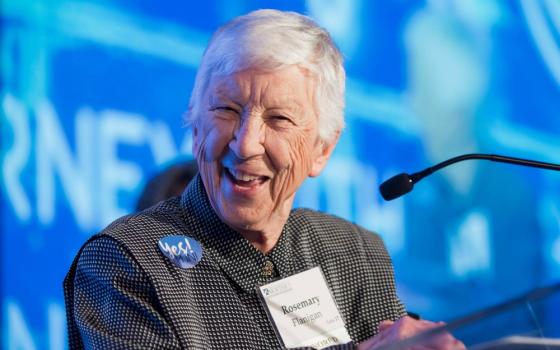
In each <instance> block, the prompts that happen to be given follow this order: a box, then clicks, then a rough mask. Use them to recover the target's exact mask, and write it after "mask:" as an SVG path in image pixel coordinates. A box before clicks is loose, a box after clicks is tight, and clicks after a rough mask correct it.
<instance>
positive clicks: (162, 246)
mask: <svg viewBox="0 0 560 350" xmlns="http://www.w3.org/2000/svg"><path fill="white" fill-rule="evenodd" d="M158 246H159V250H161V252H162V253H163V255H165V256H166V257H167V258H169V260H171V262H173V263H174V264H175V265H177V266H178V267H180V268H182V269H190V268H191V267H194V266H195V265H196V264H198V262H199V261H200V259H202V246H201V245H200V243H199V242H198V241H197V240H195V239H193V238H191V237H187V236H180V235H176V236H165V237H163V238H161V239H160V240H159V242H158Z"/></svg>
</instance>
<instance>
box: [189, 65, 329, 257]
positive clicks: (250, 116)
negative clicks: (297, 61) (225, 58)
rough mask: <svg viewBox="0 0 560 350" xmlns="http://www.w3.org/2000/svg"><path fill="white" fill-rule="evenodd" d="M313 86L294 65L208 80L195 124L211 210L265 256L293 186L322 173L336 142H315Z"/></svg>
mask: <svg viewBox="0 0 560 350" xmlns="http://www.w3.org/2000/svg"><path fill="white" fill-rule="evenodd" d="M315 88H316V80H315V78H314V76H313V75H312V74H310V73H309V72H308V71H306V70H304V69H302V68H300V67H298V66H289V67H285V68H281V69H279V70H276V71H273V72H266V71H259V70H256V69H247V70H244V71H241V72H238V73H235V74H233V75H231V76H222V77H213V78H212V80H211V81H210V84H209V88H208V89H207V91H206V93H205V96H204V98H203V105H202V106H201V108H199V109H200V110H201V111H202V112H201V115H199V117H198V119H197V121H195V123H194V125H193V152H194V154H195V155H196V157H197V161H198V166H199V169H200V174H201V176H202V180H203V182H204V186H205V188H206V192H207V193H208V196H209V199H210V203H211V204H212V207H213V208H214V211H215V212H216V213H217V214H218V216H219V217H220V218H221V219H222V220H223V221H224V222H225V223H226V224H227V225H229V226H230V227H232V228H233V229H235V230H236V231H238V232H240V233H241V234H242V235H243V236H244V237H245V238H246V239H247V240H249V242H251V243H252V244H253V245H254V246H255V247H256V248H257V249H260V250H261V251H263V252H267V251H269V250H270V249H272V247H273V246H274V245H275V244H276V242H277V240H278V238H279V237H280V233H281V231H282V227H283V226H284V224H285V222H286V220H287V218H288V215H289V213H290V210H291V208H292V203H293V199H294V195H295V192H296V190H297V189H298V187H299V186H300V185H301V183H302V182H303V180H305V179H306V178H307V177H308V176H317V175H319V173H320V172H321V170H322V169H323V168H324V166H325V164H326V162H327V160H328V158H329V156H330V155H331V153H332V151H333V149H334V146H335V144H336V141H335V142H332V143H330V144H325V143H324V142H322V141H321V140H320V139H319V137H318V125H317V118H318V117H317V109H316V106H315V101H314V96H315ZM236 173H237V174H238V178H237V180H236V178H235V176H234V174H236ZM242 175H245V176H249V177H248V178H247V179H250V181H239V180H240V179H244V178H242Z"/></svg>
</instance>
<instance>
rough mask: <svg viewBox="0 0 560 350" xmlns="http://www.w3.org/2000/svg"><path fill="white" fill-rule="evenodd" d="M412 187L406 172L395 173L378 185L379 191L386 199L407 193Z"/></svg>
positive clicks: (412, 184)
mask: <svg viewBox="0 0 560 350" xmlns="http://www.w3.org/2000/svg"><path fill="white" fill-rule="evenodd" d="M413 188H414V183H413V182H412V180H411V179H410V176H409V175H408V174H405V173H402V174H399V175H395V176H393V177H392V178H390V179H389V180H387V181H385V182H383V183H382V184H381V185H380V186H379V192H381V196H382V197H383V199H385V200H386V201H390V200H392V199H395V198H398V197H400V196H402V195H405V194H407V193H408V192H410V191H412V189H413Z"/></svg>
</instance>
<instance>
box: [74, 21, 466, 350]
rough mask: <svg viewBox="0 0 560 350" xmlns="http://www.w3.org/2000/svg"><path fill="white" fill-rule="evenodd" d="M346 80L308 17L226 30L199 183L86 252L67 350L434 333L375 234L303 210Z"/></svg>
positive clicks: (77, 276) (336, 123)
mask: <svg viewBox="0 0 560 350" xmlns="http://www.w3.org/2000/svg"><path fill="white" fill-rule="evenodd" d="M344 80H345V74H344V69H343V67H342V58H341V54H340V52H339V51H338V49H337V48H336V47H335V45H334V44H333V42H332V39H331V38H330V36H329V34H328V33H327V32H326V31H325V30H323V29H322V28H320V27H318V26H317V25H316V24H315V23H314V22H313V21H311V20H310V19H309V18H307V17H305V16H302V15H299V14H296V13H286V12H280V11H273V10H261V11H255V12H252V13H250V14H248V15H246V16H242V17H239V18H236V19H234V20H233V21H231V22H230V23H228V24H226V25H225V26H223V27H222V28H220V29H219V30H218V31H217V32H216V33H215V35H214V36H213V38H212V40H211V41H210V44H209V46H208V48H207V50H206V52H205V54H204V57H203V58H202V62H201V66H200V68H199V71H198V74H197V77H196V82H195V85H194V89H193V92H192V97H191V103H190V107H189V112H188V116H187V117H188V122H189V124H190V125H191V127H192V130H193V138H194V139H193V153H194V154H195V156H196V159H197V162H198V167H199V171H200V173H199V174H200V175H199V176H198V177H197V178H195V179H194V180H193V181H192V182H191V183H190V185H189V186H188V188H187V189H186V190H185V192H184V193H183V194H182V195H181V196H180V197H176V198H173V199H170V200H168V201H164V202H162V203H160V204H159V205H157V206H155V207H152V208H150V209H148V210H145V211H143V212H141V213H139V214H136V215H132V216H128V217H124V218H121V219H120V220H117V221H116V222H114V223H113V224H112V225H110V226H109V227H108V228H107V229H105V230H104V231H103V232H101V233H100V234H98V235H96V236H94V237H93V238H91V239H90V240H89V241H88V242H87V243H86V244H85V245H84V247H83V248H82V249H81V251H80V252H79V254H78V257H77V258H76V260H75V262H74V264H73V265H72V267H71V269H70V272H69V274H68V276H67V278H66V280H65V297H66V306H67V314H68V326H69V340H70V346H71V348H73V349H74V348H75V349H78V348H103V349H105V348H107V349H108V348H118V349H132V348H150V349H151V348H154V349H155V348H160V349H180V348H197V349H206V348H212V349H277V348H283V347H305V346H307V347H314V348H324V347H328V346H332V347H335V348H353V347H354V346H356V345H357V344H360V345H359V347H360V348H363V349H366V348H372V349H373V348H376V347H378V346H380V345H384V344H388V343H390V342H393V341H395V340H398V339H400V338H403V337H406V336H410V335H412V334H415V333H417V332H419V331H421V330H425V329H428V328H431V327H434V326H435V325H437V324H435V323H431V322H427V321H416V320H413V319H411V318H409V317H405V315H406V313H405V310H404V308H403V306H402V304H401V303H400V301H399V300H398V298H397V295H396V292H395V287H394V281H393V272H392V266H391V261H390V259H389V257H388V255H387V252H386V251H385V248H384V246H383V243H382V242H381V240H380V238H379V237H378V236H377V235H375V234H373V233H371V232H368V231H366V230H364V229H363V228H361V227H359V226H356V225H354V224H352V223H349V222H346V221H344V220H342V219H339V218H336V217H333V216H329V215H326V214H321V213H318V212H314V211H311V210H305V209H297V210H292V204H293V200H294V195H295V193H296V191H297V189H298V188H299V186H300V185H301V184H302V182H303V181H304V180H305V179H306V178H307V177H309V176H317V175H319V174H320V172H321V170H322V169H323V168H324V167H325V164H326V163H327V160H328V159H329V157H330V155H331V153H332V151H333V149H334V147H335V145H336V143H337V140H338V137H339V135H340V132H341V130H342V128H343V126H344V118H343V108H344ZM376 334H377V336H376ZM374 336H375V337H374ZM372 337H373V338H372ZM427 345H429V346H433V347H434V348H439V347H441V348H447V349H449V348H454V347H459V348H460V347H461V346H462V345H461V344H460V343H459V342H458V341H456V340H455V339H453V338H452V337H451V336H450V335H444V336H441V337H439V338H438V339H437V341H432V342H431V344H427Z"/></svg>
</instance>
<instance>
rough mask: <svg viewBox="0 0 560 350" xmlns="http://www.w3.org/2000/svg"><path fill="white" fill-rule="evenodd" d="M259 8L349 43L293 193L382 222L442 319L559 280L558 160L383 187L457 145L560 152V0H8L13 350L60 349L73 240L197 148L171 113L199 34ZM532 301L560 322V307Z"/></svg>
mask: <svg viewBox="0 0 560 350" xmlns="http://www.w3.org/2000/svg"><path fill="white" fill-rule="evenodd" d="M263 7H272V8H279V9H284V10H295V11H299V12H302V13H305V14H308V15H309V16H311V17H313V18H314V19H315V20H316V21H317V22H318V23H320V24H321V25H322V26H324V27H325V28H327V29H328V30H329V31H330V32H331V33H332V35H333V37H334V38H335V40H336V42H337V43H338V45H339V46H340V48H341V50H342V51H343V53H344V55H345V58H346V68H347V73H348V83H347V109H346V118H347V119H346V120H347V128H346V130H345V131H344V134H343V136H342V138H341V140H340V143H339V145H338V147H337V149H336V151H335V153H334V155H333V157H332V159H331V161H330V163H329V165H328V167H327V169H326V170H325V172H324V173H323V174H322V175H321V177H319V178H318V179H313V180H308V181H307V182H306V183H305V184H304V186H303V187H302V188H301V190H300V192H299V194H298V196H297V200H296V202H297V204H296V205H297V206H306V207H312V208H316V209H320V210H323V211H326V212H329V213H333V214H336V215H339V216H342V217H345V218H347V219H349V220H352V221H355V222H357V223H359V224H361V225H363V226H365V227H367V228H369V229H372V230H375V231H377V232H379V233H380V234H381V235H382V236H383V238H384V239H385V242H386V244H387V247H388V249H389V251H390V253H391V255H392V257H393V259H394V263H395V269H396V276H397V282H398V288H399V292H400V295H401V298H402V299H403V301H404V302H405V303H406V305H407V307H408V308H409V309H410V310H413V311H415V312H418V313H420V314H422V315H423V316H424V317H425V318H429V319H435V320H451V319H453V318H456V317H459V316H461V315H465V314H467V313H469V312H472V311H475V310H478V309H481V308H483V307H486V306H488V305H491V304H493V303H496V302H500V301H503V300H506V299H508V298H511V297H513V296H516V295H518V294H520V293H522V292H524V291H527V290H529V289H531V288H535V287H538V286H543V285H546V284H549V283H551V282H553V281H555V280H558V279H560V176H559V174H558V173H553V172H545V171H541V170H536V169H526V168H520V167H513V166H509V165H503V164H496V163H488V164H486V163H484V162H474V161H473V162H467V163H462V164H458V165H456V166H454V167H453V168H449V169H447V170H444V171H441V172H440V173H438V174H436V175H434V176H432V177H430V178H428V179H425V180H423V181H422V183H420V184H418V185H417V188H416V189H415V191H414V192H413V193H411V194H409V195H408V196H406V197H404V198H402V199H398V200H395V201H392V202H384V201H383V200H382V199H381V197H380V195H379V194H378V193H377V186H378V185H379V184H380V183H381V182H382V181H383V180H385V179H387V178H388V177H390V176H391V175H393V174H395V173H398V172H401V171H407V172H413V171H416V170H419V169H422V168H424V167H426V166H428V165H431V164H434V163H437V162H439V161H441V160H444V159H446V158H448V157H451V156H455V155H458V154H461V153H467V152H489V153H501V154H507V155H513V156H518V157H527V158H535V159H540V160H543V161H549V162H556V163H559V162H560V115H559V114H560V2H559V1H556V0H541V1H537V0H534V1H533V0H518V1H482V0H481V1H435V0H433V1H412V0H400V1H383V2H381V1H375V2H374V1H365V0H353V1H346V0H338V1H334V0H331V1H319V0H310V1H204V2H189V3H188V5H187V3H186V2H184V1H157V2H156V1H122V0H120V1H44V0H43V1H32V0H7V1H3V2H2V13H1V20H2V40H1V46H2V47H1V51H0V54H1V58H2V61H1V62H2V67H1V69H2V73H1V74H2V76H1V85H0V89H1V91H0V92H1V95H0V99H1V111H2V119H1V120H2V123H1V127H2V129H1V142H2V158H1V171H2V177H1V178H2V191H1V195H2V207H1V215H2V221H1V239H2V246H1V250H2V252H1V257H2V258H1V259H2V277H1V278H2V294H1V298H2V320H3V322H2V335H3V337H2V338H3V340H2V341H3V347H4V348H6V349H63V348H65V347H66V344H65V337H66V335H65V316H64V306H63V300H62V280H63V277H64V275H65V273H66V271H67V269H68V267H69V266H70V264H71V261H72V259H73V257H74V255H75V254H76V252H77V250H78V249H79V247H80V245H81V244H82V243H83V242H84V241H85V240H86V239H87V237H89V236H90V235H91V234H93V233H95V232H97V231H99V230H100V229H102V228H103V227H104V226H106V225H107V224H108V223H110V222H111V221H112V220H114V219H115V218H117V217H119V216H121V215H124V214H126V213H128V212H130V211H131V210H132V208H133V207H134V204H135V201H136V199H137V198H138V195H139V191H140V190H141V189H142V186H143V185H144V184H145V182H146V180H147V179H148V178H149V177H150V176H152V175H153V174H155V173H157V171H158V170H160V169H162V168H163V167H165V166H166V165H168V164H170V163H171V162H173V161H176V160H177V159H178V158H189V157H191V139H190V134H189V130H187V129H185V128H183V127H182V121H181V116H182V113H183V112H184V111H185V109H186V106H187V103H188V98H189V95H190V90H191V88H192V82H193V78H194V74H195V72H196V68H197V65H198V62H199V60H200V57H201V54H202V52H203V50H204V47H205V45H206V43H207V40H208V38H209V36H210V35H211V33H212V32H213V31H214V30H215V29H216V28H217V26H219V25H220V24H223V23H224V22H225V21H227V20H229V19H231V18H233V17H235V16H237V15H240V14H243V13H246V12H248V11H250V10H253V9H257V8H263ZM263 40H266V38H263ZM348 254H352V252H348ZM537 311H538V312H539V315H538V316H539V317H540V318H542V319H543V322H544V323H543V324H544V325H545V326H547V327H548V328H549V329H550V328H556V330H558V326H557V325H558V324H560V321H559V320H558V318H556V319H554V315H553V314H554V310H552V309H551V308H550V307H544V308H541V309H539V310H537ZM557 313H558V312H557ZM496 334H497V333H496Z"/></svg>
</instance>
